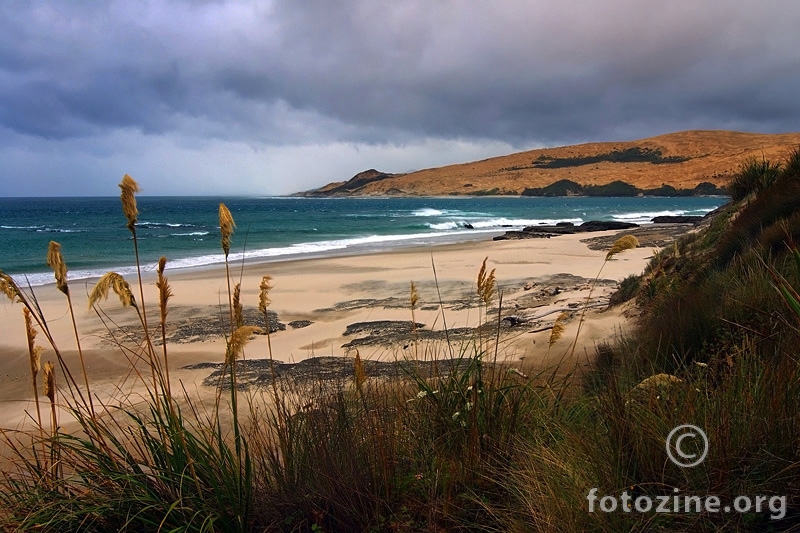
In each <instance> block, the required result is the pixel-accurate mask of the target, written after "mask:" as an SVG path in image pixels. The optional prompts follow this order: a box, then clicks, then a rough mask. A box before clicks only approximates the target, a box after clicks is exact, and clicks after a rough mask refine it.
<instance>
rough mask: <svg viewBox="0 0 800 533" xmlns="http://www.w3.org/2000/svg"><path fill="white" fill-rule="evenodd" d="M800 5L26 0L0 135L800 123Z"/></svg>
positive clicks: (616, 129)
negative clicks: (38, 0)
mask: <svg viewBox="0 0 800 533" xmlns="http://www.w3.org/2000/svg"><path fill="white" fill-rule="evenodd" d="M797 20H800V3H798V2H793V1H791V0H785V1H778V0H761V1H758V0H745V1H739V2H723V1H708V2H697V1H696V0H691V1H690V0H673V1H672V2H668V3H665V2H659V3H656V2H644V1H641V0H605V1H600V0H572V1H569V2H562V1H556V0H546V1H539V2H529V1H527V0H526V1H522V0H520V1H516V2H515V1H505V2H466V1H462V2H459V1H441V2H427V1H421V0H419V1H413V0H407V1H404V2H373V1H370V0H352V1H331V0H313V1H302V2H297V1H288V0H287V1H278V2H274V3H265V2H261V1H256V0H252V1H247V0H242V1H230V2H226V1H213V0H208V1H191V0H151V1H149V2H127V1H122V0H120V1H117V2H105V1H103V2H101V1H97V2H88V1H87V2H72V1H67V0H64V1H61V2H59V1H50V2H27V1H17V2H15V1H9V2H4V3H2V4H0V148H3V146H5V147H6V149H8V147H9V146H13V147H14V149H15V150H16V152H15V154H17V155H19V154H27V153H29V152H32V151H36V150H41V151H42V152H43V153H44V152H47V151H48V150H58V149H60V148H59V146H66V145H67V144H68V145H69V146H70V148H71V149H76V143H73V142H72V141H74V140H76V139H78V140H79V139H85V140H86V142H85V143H84V144H83V145H81V144H80V143H77V149H78V150H79V151H81V150H82V151H89V152H91V151H94V150H96V148H95V146H96V145H98V144H102V146H103V150H105V151H108V152H109V153H111V154H113V153H114V150H115V148H114V146H113V145H112V144H111V143H110V141H109V139H113V138H118V137H119V138H125V139H127V140H128V142H129V143H131V139H132V137H131V135H138V136H140V137H141V139H139V141H137V142H135V143H132V144H133V145H135V146H136V150H142V151H143V153H145V154H146V153H147V151H148V148H145V145H146V144H147V142H146V141H147V140H149V142H150V143H151V144H155V143H158V144H159V145H165V143H166V144H174V145H176V146H180V147H182V148H187V149H194V150H198V151H200V152H204V153H212V152H213V153H219V154H224V153H225V151H224V150H223V148H222V146H223V145H224V144H225V143H239V144H244V145H247V146H250V147H251V148H252V150H255V151H256V152H258V151H260V150H266V149H271V148H275V147H293V146H306V147H308V146H320V147H325V146H332V145H335V144H341V143H344V144H350V145H352V146H353V147H354V148H353V150H354V152H358V151H359V150H360V148H359V146H365V145H370V146H381V145H385V146H388V147H390V148H391V146H397V145H401V146H405V145H408V146H410V145H415V146H422V145H423V144H424V143H427V142H428V141H427V140H429V139H440V140H442V141H443V142H461V140H468V141H469V142H474V143H478V144H480V143H484V144H485V145H487V143H493V142H494V143H504V144H503V145H504V146H515V147H520V146H531V145H533V144H557V143H558V144H561V143H568V142H578V141H586V140H610V139H618V138H636V137H642V136H647V135H656V134H661V133H665V132H668V131H675V130H681V129H689V128H704V129H712V128H730V129H740V130H751V131H763V132H778V131H796V130H800V104H798V99H797V97H796V95H797V94H800V52H798V50H800V32H798V31H797V30H796V21H797ZM113 133H118V134H119V135H118V136H116V137H115V136H114V135H112V134H113ZM122 133H124V135H123V134H122ZM26 139H37V142H36V143H29V141H27V140H26ZM98 139H103V140H104V142H103V143H98V142H97V140H98ZM42 140H44V141H47V142H50V143H55V144H52V145H51V146H48V147H47V148H46V147H45V145H44V144H42V143H41V142H39V141H42ZM67 141H69V142H67ZM59 143H61V144H59ZM209 146H213V148H214V150H209ZM426 146H428V145H426ZM428 147H429V149H430V150H433V151H435V150H436V148H434V147H433V145H429V146H428ZM122 149H123V148H120V150H122ZM124 149H125V150H126V151H127V152H130V150H132V148H130V144H129V145H128V146H126V147H125V148H124ZM456 152H457V153H462V152H461V151H460V148H459V149H458V150H456ZM284 153H286V154H288V153H290V152H284ZM128 155H130V154H128ZM20 157H21V156H20ZM109 157H113V155H112V156H109ZM393 157H394V156H393ZM20 161H23V159H20ZM24 161H25V164H28V161H29V159H27V156H26V158H25V159H24ZM287 161H288V159H287ZM392 161H395V160H394V159H392ZM353 164H354V165H355V163H353ZM359 164H360V163H359ZM378 164H379V163H376V164H375V166H377V165H378ZM20 165H21V166H22V163H20ZM370 166H373V165H370ZM415 166H418V165H416V164H415V163H413V162H409V163H408V164H407V165H406V168H399V169H395V170H400V171H402V170H406V169H407V168H413V167H415ZM347 168H348V169H349V168H350V167H347ZM343 177H346V176H330V178H338V179H341V178H343Z"/></svg>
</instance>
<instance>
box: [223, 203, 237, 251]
mask: <svg viewBox="0 0 800 533" xmlns="http://www.w3.org/2000/svg"><path fill="white" fill-rule="evenodd" d="M235 227H236V223H235V222H234V221H233V215H231V212H230V210H229V209H228V208H227V207H226V206H225V204H219V232H220V233H221V234H222V251H223V252H225V259H226V260H227V259H228V254H230V251H231V236H232V235H233V228H235Z"/></svg>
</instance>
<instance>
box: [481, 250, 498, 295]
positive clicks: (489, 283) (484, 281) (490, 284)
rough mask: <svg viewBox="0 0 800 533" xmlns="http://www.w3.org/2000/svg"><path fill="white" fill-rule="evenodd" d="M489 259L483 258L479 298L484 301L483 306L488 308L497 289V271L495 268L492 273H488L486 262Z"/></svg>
mask: <svg viewBox="0 0 800 533" xmlns="http://www.w3.org/2000/svg"><path fill="white" fill-rule="evenodd" d="M488 259H489V258H488V257H484V258H483V264H481V269H480V271H478V296H479V297H480V299H481V300H482V301H483V305H484V306H487V307H488V306H489V303H490V302H491V300H492V296H494V293H495V287H496V284H495V277H494V272H495V269H494V268H493V269H492V271H491V272H489V273H488V274H487V273H486V261H487V260H488Z"/></svg>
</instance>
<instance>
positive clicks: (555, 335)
mask: <svg viewBox="0 0 800 533" xmlns="http://www.w3.org/2000/svg"><path fill="white" fill-rule="evenodd" d="M568 316H569V313H567V312H564V313H561V314H560V315H558V318H556V321H555V322H554V323H553V330H552V331H551V332H550V341H549V342H548V345H549V347H550V348H552V347H553V345H554V344H555V343H557V342H558V339H560V338H561V335H563V334H564V329H566V327H565V326H564V322H565V321H566V320H567V317H568Z"/></svg>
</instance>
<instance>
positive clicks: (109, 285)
mask: <svg viewBox="0 0 800 533" xmlns="http://www.w3.org/2000/svg"><path fill="white" fill-rule="evenodd" d="M109 290H113V291H114V293H116V295H117V296H119V301H120V303H122V306H123V307H128V306H132V307H136V300H135V299H134V297H133V293H132V292H131V286H130V285H129V284H128V282H127V281H125V278H123V277H122V276H120V275H119V274H117V273H116V272H106V273H105V274H103V276H102V277H101V278H100V279H99V280H97V283H95V285H94V288H92V291H91V292H90V293H89V307H90V308H91V307H94V305H95V304H96V303H97V302H99V301H100V300H106V299H107V298H108V291H109Z"/></svg>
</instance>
